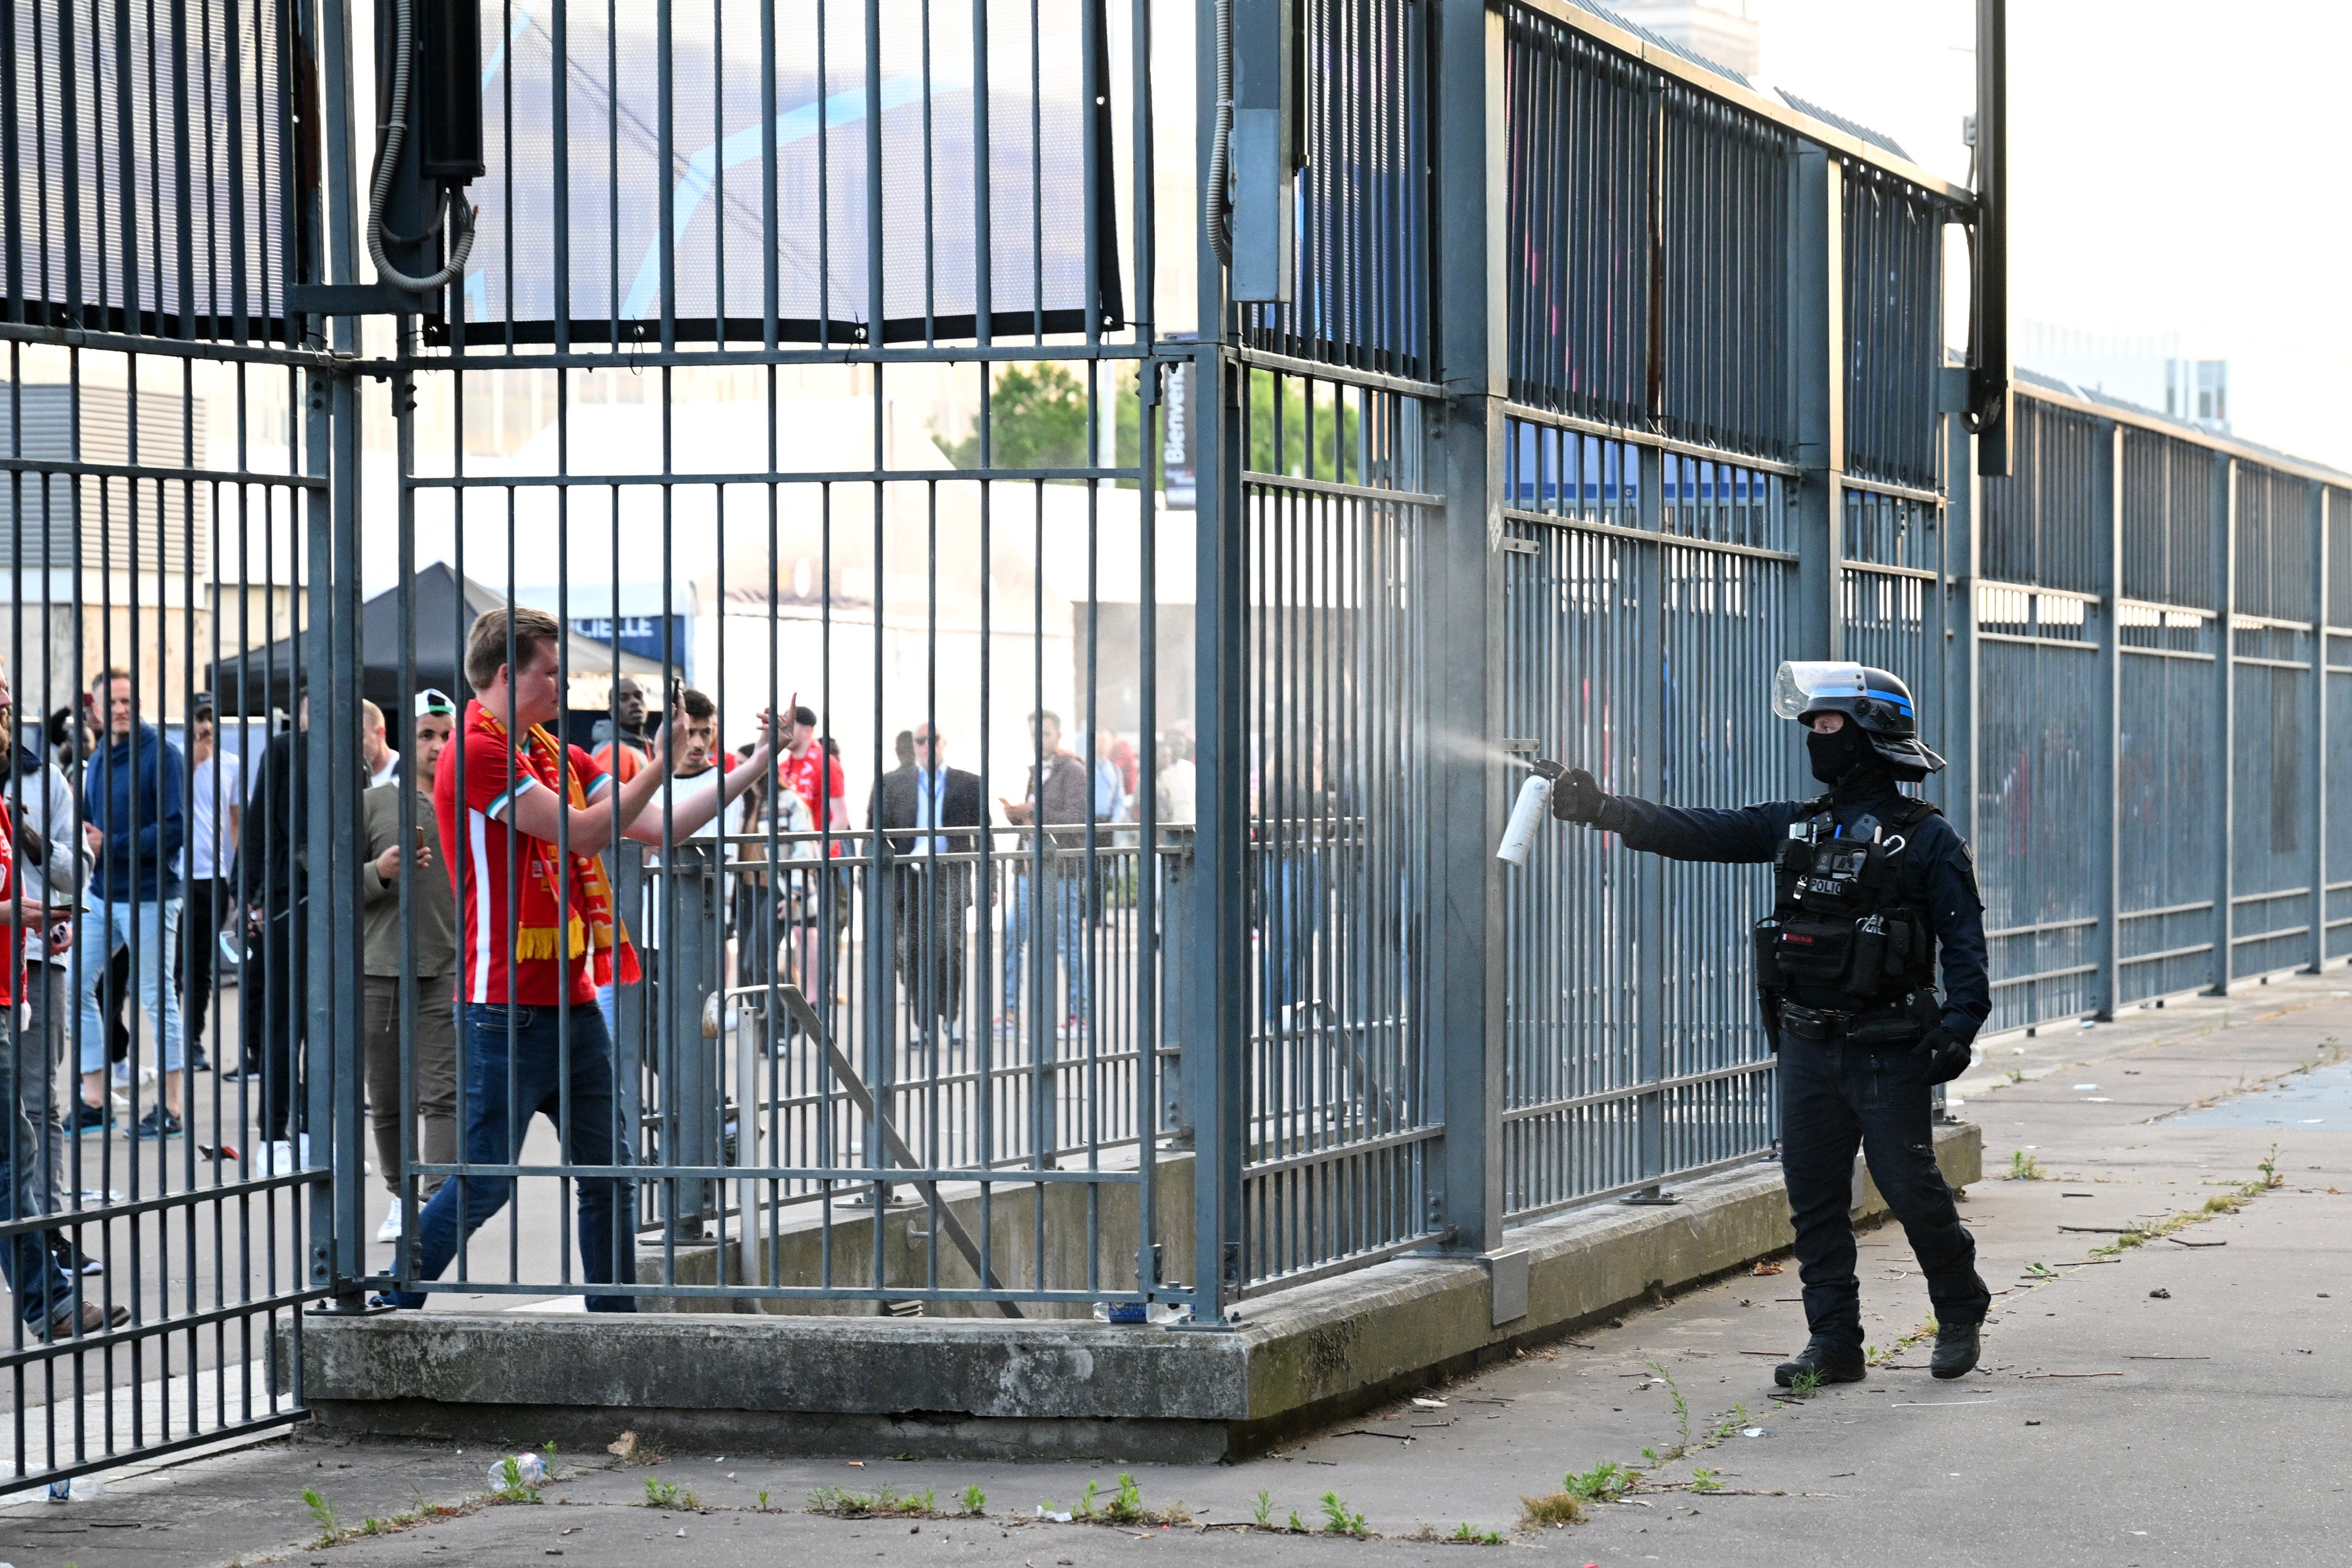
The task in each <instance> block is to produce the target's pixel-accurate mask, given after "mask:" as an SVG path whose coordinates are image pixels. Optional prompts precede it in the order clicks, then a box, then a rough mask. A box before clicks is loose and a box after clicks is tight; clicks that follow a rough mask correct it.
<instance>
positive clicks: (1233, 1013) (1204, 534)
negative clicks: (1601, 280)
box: [1170, 5, 1251, 1329]
mask: <svg viewBox="0 0 2352 1568" xmlns="http://www.w3.org/2000/svg"><path fill="white" fill-rule="evenodd" d="M1214 11H1215V7H1213V6H1210V5H1202V6H1201V7H1199V12H1198V16H1197V18H1196V29H1195V34H1194V37H1195V48H1196V49H1197V51H1198V53H1197V57H1198V58H1199V59H1201V60H1202V61H1205V62H1208V63H1207V66H1206V68H1203V69H1202V70H1199V71H1196V72H1194V73H1193V76H1194V84H1195V103H1196V106H1197V120H1196V125H1197V127H1198V129H1197V132H1196V137H1195V140H1196V143H1197V146H1196V149H1195V156H1196V164H1195V166H1196V167H1197V168H1198V169H1199V171H1200V179H1201V183H1202V185H1203V186H1204V187H1205V186H1206V185H1207V183H1208V171H1209V161H1210V157H1211V153H1212V152H1213V143H1214V142H1215V140H1216V120H1217V72H1216V60H1217V28H1216V20H1215V16H1214ZM1194 237H1195V240H1196V244H1197V252H1198V256H1199V258H1200V295H1199V309H1200V318H1199V319H1200V329H1199V330H1200V336H1199V340H1198V342H1197V344H1196V346H1195V349H1194V352H1195V354H1196V356H1197V357H1196V359H1195V361H1194V362H1193V371H1192V385H1193V387H1194V388H1195V389H1196V390H1197V392H1198V394H1199V395H1197V396H1196V398H1195V400H1194V413H1195V421H1194V425H1193V429H1194V432H1195V439H1196V441H1197V442H1198V446H1197V449H1196V461H1197V462H1198V464H1199V468H1198V470H1197V471H1198V473H1199V475H1200V476H1201V482H1200V483H1199V485H1198V486H1197V487H1196V491H1195V502H1194V505H1195V507H1196V509H1195V511H1194V513H1193V528H1194V540H1195V543H1194V550H1195V570H1196V572H1197V575H1198V585H1199V586H1198V591H1197V595H1196V603H1195V605H1194V615H1195V618H1196V619H1195V622H1194V625H1195V631H1194V642H1193V683H1194V684H1193V693H1194V695H1193V708H1194V720H1193V729H1194V735H1195V737H1196V739H1195V742H1194V751H1195V757H1194V768H1195V773H1194V777H1195V779H1197V781H1198V786H1199V791H1200V793H1199V800H1198V813H1199V819H1200V827H1199V831H1198V833H1197V835H1196V839H1195V844H1196V848H1195V853H1194V864H1195V872H1196V875H1197V877H1198V886H1199V892H1200V896H1199V898H1198V900H1197V903H1196V905H1195V907H1196V909H1197V911H1198V915H1199V924H1198V926H1197V928H1196V929H1197V933H1198V940H1188V941H1187V942H1186V943H1185V945H1184V948H1183V952H1182V954H1181V959H1180V961H1181V964H1182V968H1181V971H1180V970H1179V969H1177V968H1176V967H1174V966H1173V965H1172V964H1171V968H1170V978H1171V983H1172V984H1175V985H1177V986H1179V987H1181V988H1183V989H1184V990H1187V991H1190V992H1192V993H1194V994H1195V995H1196V996H1197V997H1198V998H1200V1000H1199V1003H1198V1006H1197V1007H1196V1008H1192V1009H1187V1012H1186V1016H1185V1018H1184V1022H1185V1024H1186V1025H1187V1026H1188V1027H1187V1029H1186V1030H1185V1033H1184V1036H1183V1040H1182V1051H1183V1066H1182V1080H1183V1088H1184V1095H1185V1103H1186V1106H1187V1109H1188V1110H1189V1112H1190V1113H1191V1120H1192V1132H1193V1148H1194V1153H1193V1156H1192V1157H1193V1161H1194V1164H1193V1167H1192V1322H1193V1324H1194V1325H1195V1326H1197V1327H1200V1328H1204V1329H1222V1328H1226V1327H1229V1326H1230V1324H1229V1322H1228V1320H1227V1319H1226V1317H1225V1304H1226V1302H1227V1301H1231V1300H1233V1299H1234V1296H1235V1295H1236V1294H1237V1292H1238V1291H1239V1289H1240V1286H1241V1281H1242V1255H1241V1253H1242V1159H1243V1141H1244V1138H1245V1136H1246V1135H1247V1128H1246V1127H1245V1126H1244V1121H1243V1104H1244V1092H1245V1091H1244V1073H1245V1070H1246V1067H1247V1055H1246V1052H1247V1050H1248V1030H1249V1019H1250V1016H1251V986H1250V964H1249V942H1250V932H1249V906H1248V896H1247V893H1246V890H1245V887H1244V881H1245V879H1246V878H1247V876H1248V875H1249V854H1248V837H1249V831H1250V823H1249V766H1250V759H1249V748H1248V737H1247V733H1246V722H1247V714H1246V711H1245V706H1244V705H1245V703H1246V699H1247V697H1248V695H1249V682H1248V672H1247V669H1246V667H1245V665H1244V658H1245V654H1246V650H1247V639H1246V636H1245V628H1246V624H1247V620H1248V614H1249V604H1248V576H1247V571H1246V562H1247V560H1248V518H1247V517H1246V515H1245V514H1244V510H1243V507H1242V480H1241V472H1242V464H1243V461H1244V453H1242V452H1241V451H1240V450H1238V447H1237V443H1238V441H1239V439H1240V435H1241V402H1240V397H1241V387H1240V378H1241V373H1242V372H1241V367H1240V366H1239V365H1238V364H1237V363H1235V362H1234V361H1233V360H1232V359H1231V358H1230V357H1229V356H1228V355H1227V353H1226V351H1225V350H1226V341H1227V339H1228V337H1229V336H1230V335H1231V333H1232V331H1233V329H1234V322H1233V318H1232V311H1231V308H1229V307H1228V306H1227V304H1226V301H1225V274H1224V268H1223V263H1222V262H1221V261H1220V260H1219V258H1218V256H1217V252H1216V246H1215V245H1214V243H1213V239H1212V236H1211V235H1210V234H1209V232H1208V227H1207V225H1206V224H1205V223H1204V224H1202V225H1201V226H1200V229H1199V232H1198V233H1197V234H1196V235H1195V236H1194Z"/></svg>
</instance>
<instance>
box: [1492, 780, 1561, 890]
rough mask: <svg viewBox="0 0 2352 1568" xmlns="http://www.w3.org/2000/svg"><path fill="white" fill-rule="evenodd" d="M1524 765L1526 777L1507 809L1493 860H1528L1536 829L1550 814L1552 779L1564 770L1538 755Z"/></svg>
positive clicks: (1526, 861)
mask: <svg viewBox="0 0 2352 1568" xmlns="http://www.w3.org/2000/svg"><path fill="white" fill-rule="evenodd" d="M1528 768H1529V770H1530V776H1529V778H1528V781H1527V782H1526V783H1524V784H1522V785H1520V786H1519V799H1518V803H1517V805H1515V806H1513V807H1512V808H1511V823H1510V826H1508V827H1507V828H1505V829H1504V830H1503V842H1502V846H1501V847H1500V848H1499V849H1497V850H1496V852H1495V858H1496V860H1498V861H1508V862H1511V863H1512V864H1513V865H1517V866H1523V865H1525V864H1527V863H1528V851H1529V850H1531V849H1533V848H1534V847H1535V841H1536V830H1537V829H1538V828H1540V827H1542V826H1543V824H1544V821H1545V820H1546V819H1547V818H1549V816H1550V815H1551V786H1552V780H1553V779H1558V778H1559V776H1560V775H1561V774H1563V773H1565V772H1567V771H1568V769H1567V768H1563V767H1561V766H1560V765H1559V763H1557V762H1554V761H1551V760H1550V759H1549V758H1542V757H1538V758H1536V759H1535V760H1534V761H1532V762H1530V763H1528Z"/></svg>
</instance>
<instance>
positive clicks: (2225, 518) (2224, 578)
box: [2208, 452, 2238, 996]
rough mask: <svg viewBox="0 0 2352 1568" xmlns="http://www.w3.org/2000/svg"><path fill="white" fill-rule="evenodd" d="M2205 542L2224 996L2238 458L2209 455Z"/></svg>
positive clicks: (2230, 867)
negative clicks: (2218, 730)
mask: <svg viewBox="0 0 2352 1568" xmlns="http://www.w3.org/2000/svg"><path fill="white" fill-rule="evenodd" d="M2212 464H2213V477H2212V492H2211V494H2212V502H2211V510H2210V513H2209V514H2208V515H2209V516H2210V517H2211V518H2212V524H2211V528H2210V538H2211V546H2212V558H2211V559H2212V565H2211V568H2210V570H2211V572H2212V577H2211V579H2210V580H2211V582H2212V584H2213V595H2214V598H2213V604H2214V615H2213V627H2214V632H2215V636H2216V641H2215V643H2214V646H2213V675H2214V679H2215V681H2216V682H2217V683H2218V684H2219V685H2220V688H2221V689H2220V690H2219V691H2217V692H2216V693H2215V694H2214V706H2213V711H2214V714H2215V715H2216V716H2217V721H2218V723H2219V725H2220V727H2221V734H2220V735H2219V737H2216V738H2217V739H2218V740H2219V742H2220V744H2218V745H2217V746H2215V747H2214V748H2213V756H2214V758H2215V764H2214V770H2215V783H2214V791H2213V795H2214V808H2215V810H2214V823H2215V828H2214V831H2215V832H2216V834H2217V835H2218V838H2217V842H2216V847H2215V849H2214V853H2213V985H2212V991H2211V994H2212V995H2214V996H2227V995H2229V993H2230V975H2231V962H2230V958H2231V953H2230V934H2231V918H2230V917H2231V914H2232V911H2231V907H2230V901H2231V897H2232V896H2233V895H2234V894H2236V892H2237V875H2236V872H2237V864H2236V862H2237V853H2236V851H2237V833H2236V816H2237V800H2238V785H2237V756H2238V664H2237V643H2238V632H2237V610H2238V460H2237V459H2236V458H2234V457H2231V456H2228V455H2224V454H2222V453H2219V452H2216V453H2214V454H2213V455H2212Z"/></svg>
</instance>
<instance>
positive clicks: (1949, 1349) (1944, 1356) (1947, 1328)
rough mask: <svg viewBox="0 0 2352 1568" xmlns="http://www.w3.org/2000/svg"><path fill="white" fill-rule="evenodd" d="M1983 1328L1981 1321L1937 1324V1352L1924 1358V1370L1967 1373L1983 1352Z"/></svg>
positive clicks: (1941, 1373) (1956, 1374) (1944, 1374)
mask: <svg viewBox="0 0 2352 1568" xmlns="http://www.w3.org/2000/svg"><path fill="white" fill-rule="evenodd" d="M1983 1332H1984V1325H1983V1324H1982V1323H1939V1324H1937V1328H1936V1354H1933V1355H1931V1356H1929V1357H1928V1358H1927V1370H1928V1371H1930V1372H1932V1373H1934V1374H1935V1375H1937V1376H1938V1377H1966V1376H1967V1375H1969V1373H1971V1372H1973V1371H1975V1370H1976V1364H1977V1357H1978V1356H1979V1355H1981V1354H1983V1353H1984V1344H1983V1342H1982V1334H1983Z"/></svg>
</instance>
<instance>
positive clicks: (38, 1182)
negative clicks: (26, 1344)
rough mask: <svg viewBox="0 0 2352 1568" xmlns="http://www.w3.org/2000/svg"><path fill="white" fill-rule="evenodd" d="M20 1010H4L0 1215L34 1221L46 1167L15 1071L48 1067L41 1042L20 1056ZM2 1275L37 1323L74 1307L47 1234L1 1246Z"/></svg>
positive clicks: (0, 1012)
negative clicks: (30, 1058) (25, 1058)
mask: <svg viewBox="0 0 2352 1568" xmlns="http://www.w3.org/2000/svg"><path fill="white" fill-rule="evenodd" d="M15 1011H16V1009H13V1008H0V1080H5V1082H0V1219H29V1218H32V1217H33V1216H34V1215H37V1214H41V1213H45V1212H47V1203H46V1202H45V1201H44V1198H45V1196H46V1195H45V1194H44V1192H43V1190H42V1189H43V1187H44V1186H45V1185H46V1182H45V1179H44V1176H45V1173H44V1172H43V1171H42V1168H41V1166H42V1153H43V1143H42V1140H41V1139H40V1137H39V1136H38V1134H36V1133H35V1131H34V1128H33V1124H32V1123H31V1122H30V1121H29V1120H27V1119H26V1115H25V1110H24V1101H23V1100H22V1099H21V1098H20V1097H19V1096H18V1095H17V1093H16V1088H17V1084H16V1075H17V1074H18V1073H20V1072H24V1071H28V1070H29V1071H35V1072H42V1071H47V1067H48V1063H47V1061H45V1060H44V1057H45V1056H46V1052H45V1051H42V1050H41V1049H39V1048H38V1047H37V1046H36V1048H35V1049H34V1051H33V1052H32V1055H33V1061H30V1062H26V1061H19V1060H18V1059H17V1055H16V1019H15V1018H14V1016H13V1015H14V1014H15ZM0 1275H5V1276H6V1278H7V1281H8V1289H9V1291H11V1292H13V1293H14V1294H15V1296H16V1310H17V1311H18V1312H21V1313H23V1314H24V1318H25V1321H26V1322H28V1323H33V1324H36V1325H38V1324H42V1323H46V1322H48V1321H49V1320H50V1319H52V1318H56V1317H62V1316H66V1315H68V1314H69V1313H71V1312H72V1311H73V1309H74V1281H73V1278H72V1276H70V1275H68V1273H67V1272H66V1271H65V1270H63V1269H60V1268H58V1260H56V1259H55V1258H53V1257H51V1256H50V1255H49V1243H48V1238H47V1236H45V1235H43V1234H42V1233H41V1232H40V1231H37V1230H27V1231H25V1232H23V1233H21V1234H19V1235H16V1236H12V1237H10V1238H8V1239H7V1241H6V1242H5V1244H0Z"/></svg>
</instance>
